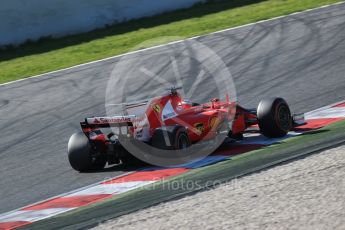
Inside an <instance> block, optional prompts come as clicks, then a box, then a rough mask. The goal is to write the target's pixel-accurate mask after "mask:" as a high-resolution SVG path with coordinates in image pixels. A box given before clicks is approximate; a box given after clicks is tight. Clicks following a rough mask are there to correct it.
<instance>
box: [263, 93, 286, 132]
mask: <svg viewBox="0 0 345 230" xmlns="http://www.w3.org/2000/svg"><path fill="white" fill-rule="evenodd" d="M257 119H258V124H259V128H260V131H261V133H262V134H263V135H265V136H266V137H283V136H285V135H286V134H287V133H288V132H289V131H290V129H291V127H292V116H291V112H290V108H289V106H288V104H287V103H286V101H285V100H284V99H282V98H270V99H265V100H262V101H261V102H260V103H259V106H258V109H257Z"/></svg>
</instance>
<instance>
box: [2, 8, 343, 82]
mask: <svg viewBox="0 0 345 230" xmlns="http://www.w3.org/2000/svg"><path fill="white" fill-rule="evenodd" d="M341 4H345V2H338V3H334V4H329V5H324V6H321V7H317V8H312V9H308V10H304V11H299V12H295V13H292V14H288V15H282V16H278V17H274V18H270V19H266V20H261V21H258V22H252V23H249V24H245V25H241V26H236V27H232V28H228V29H224V30H219V31H216V32H212V33H209V34H204V35H199V36H195V37H191V38H187V39H183V40H178V41H174V42H169V43H167V44H163V45H158V46H152V47H149V48H145V49H141V50H137V51H132V52H128V53H124V54H119V55H115V56H112V57H108V58H103V59H99V60H97V61H92V62H87V63H84V64H80V65H75V66H72V67H68V68H64V69H59V70H55V71H51V72H47V73H43V74H39V75H36V76H32V77H27V78H23V79H19V80H15V81H10V82H6V83H2V84H0V86H5V85H9V84H12V83H17V82H21V81H25V80H29V79H33V78H38V77H42V76H47V75H50V74H54V73H59V72H62V71H66V70H71V69H74V68H78V67H82V66H87V65H91V64H95V63H99V62H103V61H108V60H112V59H115V58H118V57H123V56H125V55H129V54H135V53H140V52H144V51H147V50H152V49H157V48H160V47H164V46H168V45H172V44H176V43H180V42H183V41H188V40H192V39H197V38H201V37H206V36H209V35H213V34H219V33H223V32H226V31H231V30H236V29H239V28H243V27H247V26H252V25H256V24H260V23H264V22H269V21H274V20H277V19H282V18H286V17H290V16H295V15H299V14H303V13H307V12H311V11H315V10H319V9H324V8H328V7H331V6H336V5H341Z"/></svg>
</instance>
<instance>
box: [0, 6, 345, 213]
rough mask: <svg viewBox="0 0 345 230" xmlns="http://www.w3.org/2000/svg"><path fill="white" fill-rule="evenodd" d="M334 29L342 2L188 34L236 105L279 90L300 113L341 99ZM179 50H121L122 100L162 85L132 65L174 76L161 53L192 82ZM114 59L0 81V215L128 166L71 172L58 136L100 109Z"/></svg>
mask: <svg viewBox="0 0 345 230" xmlns="http://www.w3.org/2000/svg"><path fill="white" fill-rule="evenodd" d="M344 31H345V4H341V5H335V6H331V7H327V8H323V9H318V10H314V11H310V12H306V13H303V14H298V15H292V16H289V17H285V18H281V19H277V20H273V21H267V22H264V23H259V24H255V25H250V26H246V27H242V28H238V29H235V30H229V31H224V32H221V33H217V34H212V35H209V36H204V37H201V38H198V39H196V40H197V41H198V42H201V43H202V44H204V45H205V46H207V47H209V48H211V49H212V50H213V51H215V52H216V53H217V55H219V56H220V57H221V58H222V60H223V61H224V62H225V63H226V65H227V67H228V68H229V69H230V71H231V73H232V76H233V79H234V82H235V85H236V89H237V96H238V100H239V102H240V103H241V104H243V105H244V106H247V107H255V106H256V104H257V103H258V102H259V100H260V99H261V98H265V97H270V96H281V97H284V98H286V99H287V101H288V102H289V104H290V105H291V107H292V110H293V111H294V112H307V111H310V110H313V109H316V108H319V107H321V106H325V105H328V104H331V103H334V102H337V101H341V100H343V99H344V96H345V77H344V74H345V52H344V51H345V32H344ZM185 49H186V47H184V46H183V43H176V44H173V45H170V46H168V47H160V48H157V49H151V50H147V51H143V52H139V53H135V54H131V55H128V56H126V60H127V61H125V62H122V64H123V63H124V64H123V67H125V68H126V69H128V76H131V79H130V80H129V81H130V85H128V88H126V92H125V94H126V95H127V98H128V100H137V99H143V98H145V97H147V96H148V95H153V94H155V93H157V92H158V91H159V90H160V89H161V88H162V87H161V86H160V85H159V82H157V81H155V80H152V79H151V80H150V79H148V78H147V77H142V75H143V73H142V72H140V71H138V69H140V68H141V67H143V66H144V67H145V68H147V69H148V70H150V71H152V72H154V73H155V74H158V75H159V76H164V78H166V79H167V80H169V81H171V82H173V83H175V82H174V79H175V78H174V77H171V76H173V74H174V70H173V69H174V68H171V66H170V65H171V59H170V56H169V55H170V54H169V55H167V54H166V50H169V52H170V51H171V50H173V52H175V54H174V58H175V59H176V63H177V66H178V69H179V71H180V75H181V76H182V77H181V79H182V81H183V85H184V87H185V88H188V87H190V86H191V85H192V84H193V81H194V80H195V78H192V77H190V76H195V75H197V74H199V73H200V69H198V67H197V66H198V65H196V64H195V63H194V62H193V61H190V60H188V59H186V58H184V57H181V56H180V55H179V54H181V53H182V52H183V51H184V50H185ZM187 51H188V50H187ZM190 52H192V51H190ZM119 60H120V58H114V59H110V60H106V61H102V62H98V63H93V64H90V65H85V66H80V67H77V68H74V69H68V70H64V71H61V72H56V73H52V74H48V75H46V76H43V77H39V78H33V79H29V80H25V81H21V82H16V83H13V84H9V85H3V86H0V128H1V134H2V135H1V136H2V138H1V139H0V177H1V180H0V188H1V189H0V197H1V199H0V213H2V212H6V211H10V210H12V209H15V208H19V207H21V206H24V205H27V204H31V203H33V202H37V201H40V200H43V199H47V198H49V197H52V196H55V195H58V194H61V193H64V192H69V191H71V190H74V189H77V188H80V187H82V186H86V185H90V184H92V183H95V182H97V181H100V180H103V179H107V178H109V177H114V176H116V175H120V174H123V173H125V172H126V171H128V170H130V169H128V168H123V167H122V166H116V167H112V168H109V169H107V170H104V171H102V172H94V173H83V174H81V173H78V172H75V171H74V170H72V169H71V167H70V166H69V163H68V161H67V156H66V150H67V142H68V138H69V136H70V135H71V134H73V133H74V132H76V131H78V130H79V125H78V122H79V121H80V120H82V119H83V118H84V117H87V116H97V115H104V114H105V89H106V86H107V83H108V79H109V76H110V75H111V72H112V70H113V69H114V67H115V65H116V63H117V62H118V61H119ZM118 77H120V76H118ZM121 77H122V76H121ZM168 78H169V79H168ZM205 79H206V80H204V81H203V82H202V83H201V84H200V85H199V87H197V88H198V89H197V90H196V91H195V95H196V96H197V98H199V99H206V98H209V97H211V96H213V94H214V90H212V87H210V85H212V84H211V83H212V81H213V80H214V79H212V78H211V77H209V76H208V74H206V76H205ZM156 89H158V91H155V90H156ZM117 90H119V89H115V90H114V91H117Z"/></svg>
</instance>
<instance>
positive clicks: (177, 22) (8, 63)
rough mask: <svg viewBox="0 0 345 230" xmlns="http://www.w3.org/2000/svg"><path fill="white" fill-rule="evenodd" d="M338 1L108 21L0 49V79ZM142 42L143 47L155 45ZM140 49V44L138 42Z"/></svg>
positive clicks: (261, 0) (262, 2) (242, 4)
mask: <svg viewBox="0 0 345 230" xmlns="http://www.w3.org/2000/svg"><path fill="white" fill-rule="evenodd" d="M336 2H341V1H340V0H228V1H221V2H219V1H218V2H217V1H210V2H208V3H206V4H199V5H196V6H194V7H192V8H190V9H185V10H178V11H174V12H171V13H165V14H162V15H158V16H154V17H150V18H143V19H138V20H133V21H129V22H126V23H122V24H118V25H113V26H108V27H107V28H105V29H100V30H96V31H93V32H90V33H85V34H79V35H74V36H68V37H64V38H60V39H42V40H40V41H38V42H29V43H27V44H24V45H22V46H20V47H16V48H13V47H10V48H8V49H6V50H1V51H0V83H4V82H8V81H13V80H17V79H21V78H26V77H30V76H33V75H37V74H42V73H46V72H49V71H53V70H58V69H61V68H66V67H70V66H74V65H77V64H81V63H86V62H89V61H94V60H97V59H102V58H106V57H110V56H114V55H117V54H122V53H126V52H128V51H130V50H132V49H133V47H135V46H137V45H138V44H141V43H142V42H144V41H146V40H148V39H152V38H158V37H161V36H175V38H168V39H161V40H160V41H158V42H157V43H158V44H159V43H160V44H161V43H166V42H170V41H172V40H174V39H176V37H180V38H188V37H192V36H196V35H202V34H207V33H210V32H214V31H217V30H221V29H225V28H231V27H235V26H239V25H243V24H247V23H250V22H255V21H259V20H263V19H268V18H272V17H276V16H280V15H286V14H290V13H293V12H296V11H301V10H306V9H310V8H315V7H318V6H322V5H326V4H331V3H336ZM157 43H155V44H152V43H151V44H146V45H145V47H147V46H153V45H157ZM141 48H143V47H141Z"/></svg>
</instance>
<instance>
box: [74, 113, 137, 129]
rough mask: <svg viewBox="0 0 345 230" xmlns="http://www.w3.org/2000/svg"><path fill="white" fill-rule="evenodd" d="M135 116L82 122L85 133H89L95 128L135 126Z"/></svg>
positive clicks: (88, 119) (100, 118)
mask: <svg viewBox="0 0 345 230" xmlns="http://www.w3.org/2000/svg"><path fill="white" fill-rule="evenodd" d="M136 118H137V116H135V115H125V116H112V117H90V118H85V121H83V122H80V125H81V128H82V129H83V131H85V132H88V131H89V130H87V129H94V128H109V127H119V126H133V120H134V119H136Z"/></svg>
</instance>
